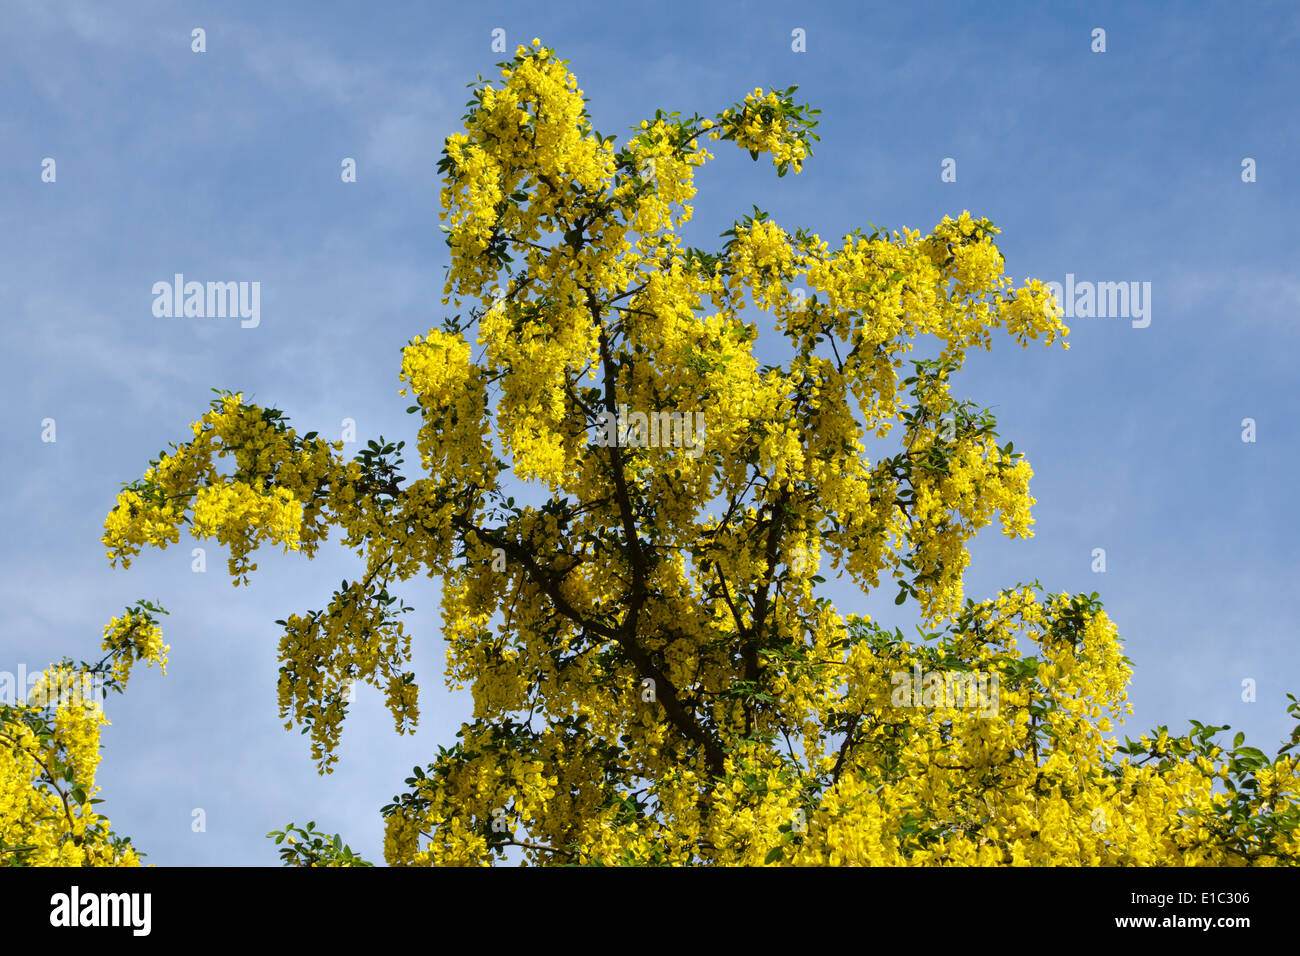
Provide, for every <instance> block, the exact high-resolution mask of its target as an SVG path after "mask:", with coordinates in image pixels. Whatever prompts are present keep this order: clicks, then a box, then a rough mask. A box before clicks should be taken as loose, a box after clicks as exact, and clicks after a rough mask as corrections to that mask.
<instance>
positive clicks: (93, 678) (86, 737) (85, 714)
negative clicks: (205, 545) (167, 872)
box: [0, 601, 169, 866]
mask: <svg viewBox="0 0 1300 956" xmlns="http://www.w3.org/2000/svg"><path fill="white" fill-rule="evenodd" d="M166 613H167V612H166V611H165V610H163V609H162V608H161V607H157V606H155V605H153V604H151V603H149V602H148V601H141V602H139V603H138V604H136V605H135V606H134V607H129V608H127V609H126V613H125V614H123V615H122V616H121V617H115V618H113V619H112V620H111V621H109V623H108V624H107V625H106V626H105V628H104V641H103V644H102V647H103V649H104V651H105V652H106V653H105V654H104V656H103V657H102V658H101V659H100V660H99V661H97V662H96V663H94V664H89V663H86V662H85V661H82V662H80V663H78V664H74V663H73V662H72V661H71V659H68V658H65V659H63V660H62V661H60V662H58V663H57V664H54V665H51V666H50V667H49V668H48V669H46V670H45V671H44V672H43V673H41V674H40V675H39V676H38V677H37V678H36V679H35V680H34V681H33V683H32V687H31V688H30V690H29V689H28V688H25V687H23V688H15V689H14V690H15V692H14V694H13V697H12V699H10V695H9V694H8V693H0V866H139V865H140V857H142V856H144V854H143V853H140V852H139V851H137V850H136V849H135V847H133V846H132V845H131V838H130V837H123V836H119V835H118V834H116V833H114V832H113V830H112V829H111V828H110V825H109V821H108V820H107V819H105V818H104V817H101V816H100V815H99V814H98V813H97V812H96V810H95V807H96V805H97V804H100V803H103V802H104V801H103V799H101V798H100V797H99V796H98V794H99V792H100V788H99V786H98V785H97V784H96V783H95V774H96V771H97V770H98V768H99V761H100V743H99V732H100V728H101V727H102V726H103V725H104V724H107V723H108V718H106V717H105V716H104V708H103V704H102V702H101V701H100V699H99V695H100V693H101V692H105V691H110V690H111V691H114V692H115V693H121V692H122V691H123V690H125V688H126V683H127V681H128V680H129V679H130V677H131V669H132V667H133V666H134V665H135V663H136V662H137V661H144V662H145V663H147V664H148V665H149V666H150V667H152V666H153V665H154V664H155V663H156V664H158V666H159V668H160V669H161V670H162V671H163V673H166V671H167V651H168V650H169V648H168V647H167V646H166V645H165V644H163V642H162V631H161V630H159V628H158V619H157V618H156V617H155V616H154V615H155V614H166ZM0 683H2V682H0Z"/></svg>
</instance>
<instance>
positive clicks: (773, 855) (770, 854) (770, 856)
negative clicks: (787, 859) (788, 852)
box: [763, 846, 785, 863]
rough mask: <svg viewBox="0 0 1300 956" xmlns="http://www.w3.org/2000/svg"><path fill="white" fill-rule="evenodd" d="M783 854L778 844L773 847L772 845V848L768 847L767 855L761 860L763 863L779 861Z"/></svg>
mask: <svg viewBox="0 0 1300 956" xmlns="http://www.w3.org/2000/svg"><path fill="white" fill-rule="evenodd" d="M784 856H785V851H784V850H782V849H781V848H780V847H779V846H774V847H772V849H770V850H768V851H767V856H765V857H764V858H763V862H764V863H780V862H781V859H782V858H783V857H784Z"/></svg>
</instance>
